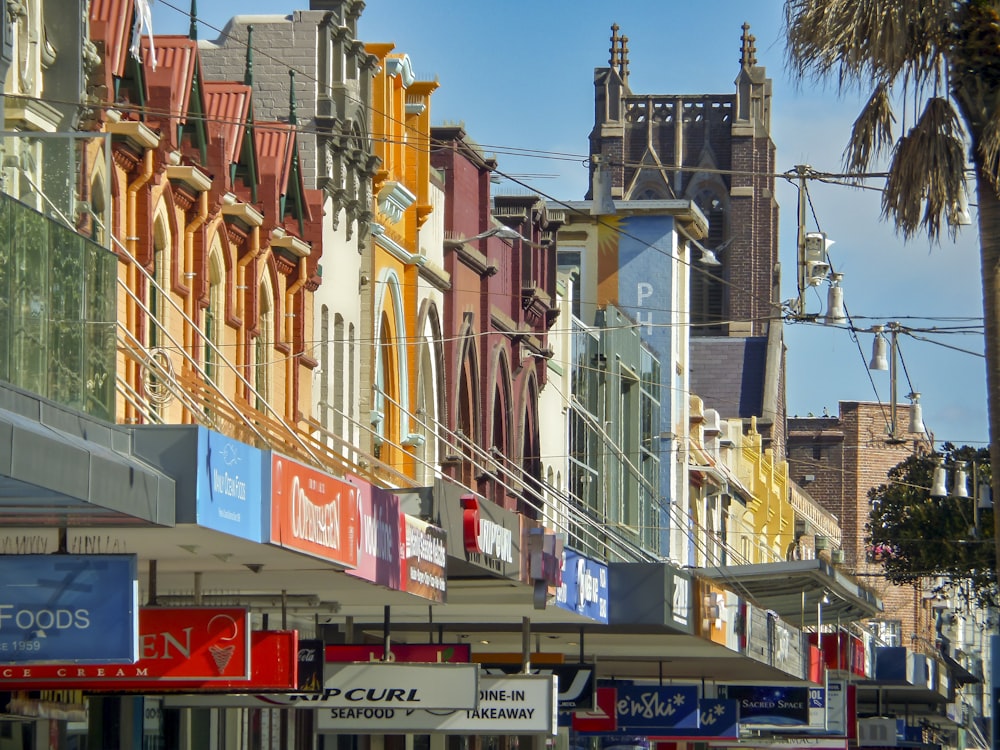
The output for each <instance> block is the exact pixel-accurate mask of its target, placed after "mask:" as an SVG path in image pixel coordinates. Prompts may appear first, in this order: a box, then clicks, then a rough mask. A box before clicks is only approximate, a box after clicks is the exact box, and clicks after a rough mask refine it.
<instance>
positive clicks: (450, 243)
mask: <svg viewBox="0 0 1000 750" xmlns="http://www.w3.org/2000/svg"><path fill="white" fill-rule="evenodd" d="M444 247H445V250H451V251H452V252H453V253H455V254H456V255H457V256H458V260H459V261H461V262H462V263H464V264H465V265H466V266H468V267H469V268H471V269H472V270H473V271H475V272H476V273H478V274H479V276H480V277H485V276H494V275H496V273H497V272H498V271H499V270H500V268H499V267H498V266H497V264H496V263H494V262H493V261H491V260H488V259H487V258H486V256H485V255H483V254H482V253H481V252H479V251H478V250H476V249H475V248H474V247H471V246H469V245H467V244H466V243H464V242H462V241H460V240H445V241H444Z"/></svg>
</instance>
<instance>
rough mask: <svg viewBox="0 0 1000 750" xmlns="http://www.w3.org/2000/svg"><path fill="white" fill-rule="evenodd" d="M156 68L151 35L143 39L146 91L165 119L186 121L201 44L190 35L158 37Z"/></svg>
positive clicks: (151, 102) (151, 104)
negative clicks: (151, 50)
mask: <svg viewBox="0 0 1000 750" xmlns="http://www.w3.org/2000/svg"><path fill="white" fill-rule="evenodd" d="M154 41H155V47H156V70H153V61H152V56H151V55H150V40H149V37H143V38H142V42H141V45H142V65H143V72H144V75H145V78H146V90H147V92H148V95H149V103H150V106H151V108H152V109H153V110H156V111H158V112H159V113H161V116H163V117H164V118H165V117H166V116H167V115H168V114H169V116H170V117H171V118H173V119H175V120H177V121H178V122H182V123H183V122H186V121H187V114H188V110H189V108H190V103H191V82H192V81H193V80H194V78H195V74H196V72H197V69H198V68H197V66H198V43H197V42H196V41H193V40H191V39H188V38H187V37H186V36H179V35H166V36H157V37H156V38H155V40H154Z"/></svg>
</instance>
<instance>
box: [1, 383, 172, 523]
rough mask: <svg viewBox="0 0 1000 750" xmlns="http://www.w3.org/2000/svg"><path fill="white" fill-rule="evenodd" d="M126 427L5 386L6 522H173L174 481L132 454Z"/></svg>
mask: <svg viewBox="0 0 1000 750" xmlns="http://www.w3.org/2000/svg"><path fill="white" fill-rule="evenodd" d="M130 445H131V436H130V434H129V431H128V430H127V429H126V428H123V427H120V426H118V425H114V424H110V423H107V422H102V421H100V420H97V419H93V418H91V417H88V416H87V415H85V414H82V413H80V412H77V411H74V410H72V409H69V408H67V407H63V406H60V405H58V404H54V403H52V402H50V401H46V400H44V399H42V398H40V397H38V396H35V395H33V394H30V393H27V392H25V391H20V390H16V389H13V388H11V387H9V386H0V523H3V524H4V525H5V526H18V525H20V526H54V525H64V524H65V525H91V526H92V525H115V526H119V525H137V524H138V525H145V524H162V525H171V524H173V523H174V482H173V480H172V479H170V478H169V477H167V476H165V475H163V474H161V473H159V472H158V471H156V470H155V469H153V468H152V467H150V466H148V465H147V464H145V463H143V462H142V461H140V460H139V459H137V458H136V457H135V456H133V455H132V454H131V452H130Z"/></svg>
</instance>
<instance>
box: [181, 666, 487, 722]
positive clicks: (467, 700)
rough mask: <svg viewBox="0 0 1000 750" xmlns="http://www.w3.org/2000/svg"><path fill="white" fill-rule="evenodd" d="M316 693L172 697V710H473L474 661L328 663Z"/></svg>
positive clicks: (475, 689)
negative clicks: (461, 662)
mask: <svg viewBox="0 0 1000 750" xmlns="http://www.w3.org/2000/svg"><path fill="white" fill-rule="evenodd" d="M324 674H325V677H326V682H325V683H324V685H323V690H322V692H319V693H275V694H267V695H252V694H245V695H171V696H167V697H166V698H165V700H166V703H165V705H168V706H170V707H172V708H177V707H181V706H211V707H213V708H344V709H351V710H355V709H357V710H362V709H364V710H368V709H371V710H372V711H383V710H390V711H395V710H396V709H399V710H400V712H401V713H405V712H406V711H416V710H424V709H431V710H434V711H451V710H455V709H465V708H475V707H476V695H477V693H478V692H479V684H480V680H479V665H478V664H413V663H399V662H359V663H344V664H327V665H326V667H325V668H324Z"/></svg>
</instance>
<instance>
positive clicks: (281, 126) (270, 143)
mask: <svg viewBox="0 0 1000 750" xmlns="http://www.w3.org/2000/svg"><path fill="white" fill-rule="evenodd" d="M296 132H297V131H296V129H295V126H294V125H292V124H291V123H287V122H259V123H257V124H256V125H255V126H254V135H255V141H256V146H257V165H258V168H259V170H260V182H261V185H262V186H265V185H269V184H273V185H274V191H275V195H274V198H275V199H276V201H277V203H278V211H279V217H280V218H279V221H281V222H283V221H284V218H285V215H286V214H287V213H288V212H289V211H291V212H292V213H293V218H294V219H295V220H296V221H297V222H298V231H299V234H302V232H303V231H304V227H305V223H306V222H309V221H312V215H311V212H310V209H309V203H308V201H307V200H306V191H305V183H304V182H303V180H302V170H301V169H300V168H299V153H298V143H297V141H296ZM289 199H291V205H289Z"/></svg>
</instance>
